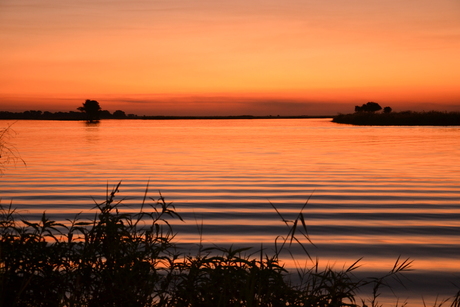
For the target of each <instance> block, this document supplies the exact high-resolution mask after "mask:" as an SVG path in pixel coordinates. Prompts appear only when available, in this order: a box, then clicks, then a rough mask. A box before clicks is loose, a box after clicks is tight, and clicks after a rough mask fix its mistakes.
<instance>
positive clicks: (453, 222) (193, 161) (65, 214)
mask: <svg viewBox="0 0 460 307" xmlns="http://www.w3.org/2000/svg"><path fill="white" fill-rule="evenodd" d="M0 123H1V124H2V126H3V127H5V126H6V125H7V123H9V122H7V121H2V122H0ZM13 129H14V130H15V131H16V133H17V134H16V135H15V136H14V138H12V139H10V142H11V143H12V144H13V145H14V146H15V147H16V149H17V150H18V152H19V153H20V155H21V157H22V159H24V161H25V162H26V163H27V167H24V166H22V165H20V164H18V165H17V166H16V167H15V168H11V167H9V168H7V169H6V170H5V172H4V174H3V176H2V177H1V179H0V180H1V185H0V195H1V198H2V204H8V203H9V202H10V201H12V202H13V205H14V206H15V207H17V208H19V209H20V211H21V212H22V214H23V215H24V216H25V217H26V218H29V219H34V218H38V216H39V215H41V213H42V212H43V211H44V210H46V212H47V213H48V214H49V215H51V216H52V217H53V218H54V219H56V220H60V221H65V219H67V218H72V217H73V216H74V215H75V214H76V213H78V212H82V211H84V212H87V210H88V209H89V208H92V207H94V201H96V202H102V201H103V200H104V197H105V193H106V189H107V185H109V187H112V186H113V185H115V184H117V183H118V182H119V181H122V185H121V189H120V190H121V192H120V197H123V198H126V199H125V200H124V204H126V205H127V206H128V205H129V206H128V207H126V209H125V210H132V211H134V210H135V209H136V208H137V207H138V206H139V205H140V203H141V200H142V197H143V194H144V191H145V189H146V186H147V184H149V195H150V196H151V197H153V198H158V195H159V192H161V194H162V195H163V196H164V197H165V198H166V200H167V201H172V202H173V203H174V204H175V205H176V208H177V210H178V212H179V213H180V214H181V215H182V216H183V217H184V219H185V223H179V222H175V223H174V225H175V229H176V230H177V232H178V235H177V241H179V242H182V243H190V246H193V245H194V244H196V243H198V241H199V232H198V230H197V228H198V227H197V225H200V224H201V223H202V224H203V229H202V231H203V237H202V239H203V243H205V244H230V243H232V244H235V245H237V246H238V245H244V246H246V245H250V246H255V247H256V248H259V247H260V244H261V243H263V244H264V247H265V248H267V249H270V248H271V247H272V246H273V242H274V239H275V238H276V237H277V236H278V235H284V234H286V227H285V226H284V225H283V223H282V222H281V221H280V219H279V217H278V215H277V214H276V212H275V211H274V210H273V208H272V207H271V205H270V202H271V203H272V204H273V205H275V206H276V207H277V208H278V209H279V210H280V212H281V213H282V214H285V215H286V217H288V218H294V217H295V216H296V215H297V213H298V212H299V210H300V208H301V207H302V206H303V205H304V203H305V202H306V201H308V204H307V205H306V208H305V210H304V213H305V219H306V222H307V224H308V230H309V234H310V238H311V240H312V241H313V243H314V244H315V247H314V246H308V250H309V252H310V254H311V255H312V257H313V258H314V257H317V256H318V257H319V259H320V264H323V265H327V264H330V265H332V264H334V265H335V266H336V267H342V266H343V265H350V264H351V263H353V262H354V261H355V260H357V259H359V258H361V257H364V258H363V260H362V267H361V269H360V271H363V274H364V273H366V274H367V273H368V272H369V274H371V273H372V272H373V271H380V270H389V269H391V267H392V265H393V263H394V261H395V259H397V257H398V256H401V257H402V258H407V257H410V258H411V259H413V260H414V265H413V268H414V269H415V270H414V272H409V273H408V274H406V275H407V277H408V279H409V282H408V283H409V284H411V285H412V287H408V290H404V291H403V292H401V293H400V294H399V295H401V296H402V299H404V298H406V297H410V298H411V300H409V302H414V297H415V298H416V299H419V298H420V296H421V295H422V294H423V295H424V296H425V298H428V297H431V298H432V297H433V296H435V295H436V294H440V295H441V296H444V295H453V294H454V293H455V291H456V288H455V286H453V285H452V284H451V282H456V283H457V284H460V273H459V272H460V259H459V256H458V255H459V254H460V201H459V200H460V197H459V196H460V163H459V162H460V127H361V126H360V127H356V126H349V125H339V124H335V123H332V122H330V119H272V120H262V119H257V120H164V121H161V120H159V121H150V120H146V121H143V120H104V121H102V122H101V123H100V124H98V125H88V124H86V123H84V122H79V121H18V122H16V123H14V125H13ZM91 197H93V198H94V200H93V199H92V198H91ZM88 217H89V215H88ZM294 255H295V258H296V260H297V261H298V262H301V263H304V262H305V261H307V263H309V262H308V261H309V260H308V257H307V256H306V255H305V254H304V253H303V252H302V251H301V250H300V249H294ZM287 263H288V266H290V265H292V261H289V259H287ZM428 302H429V303H430V302H431V301H430V300H429V299H428ZM414 304H415V303H412V304H411V305H410V306H413V305H414Z"/></svg>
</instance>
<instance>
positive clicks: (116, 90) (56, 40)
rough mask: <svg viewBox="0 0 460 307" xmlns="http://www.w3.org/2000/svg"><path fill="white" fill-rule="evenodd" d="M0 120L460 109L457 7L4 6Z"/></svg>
mask: <svg viewBox="0 0 460 307" xmlns="http://www.w3.org/2000/svg"><path fill="white" fill-rule="evenodd" d="M0 46H1V47H0V110H10V111H24V110H28V109H39V110H42V111H45V110H49V111H69V110H76V107H78V106H80V105H81V103H82V102H84V100H85V99H95V100H98V101H99V102H100V104H101V106H102V108H103V109H108V110H110V111H112V112H113V111H114V110H116V109H122V110H124V111H126V112H127V113H136V114H139V115H144V114H145V115H238V114H253V115H270V114H272V115H275V114H280V115H320V114H327V115H335V114H337V113H338V112H345V113H347V112H352V111H353V110H354V106H355V105H358V104H359V105H361V104H363V103H366V102H367V101H376V102H378V103H380V104H381V105H382V107H384V106H387V105H389V106H391V107H392V108H393V109H394V110H403V109H404V110H405V109H412V110H431V109H437V110H459V111H460V2H459V1H458V0H438V1H432V0H404V1H401V0H385V1H382V0H366V1H364V0H362V1H358V0H329V1H319V0H264V1H261V0H258V1H250V0H244V1H243V0H236V1H223V0H221V1H216V0H194V1H192V0H173V1H166V0H130V1H128V0H111V1H108V0H91V1H90V0H84V1H83V0H75V1H60V0H41V1H32V0H1V1H0Z"/></svg>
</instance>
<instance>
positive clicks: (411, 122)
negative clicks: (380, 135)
mask: <svg viewBox="0 0 460 307" xmlns="http://www.w3.org/2000/svg"><path fill="white" fill-rule="evenodd" d="M332 121H333V122H335V123H340V124H352V125H375V126H460V112H438V111H430V112H412V111H404V112H387V113H385V112H383V113H374V112H355V113H353V114H339V115H337V116H335V117H334V118H333V119H332Z"/></svg>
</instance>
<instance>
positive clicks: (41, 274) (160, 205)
mask: <svg viewBox="0 0 460 307" xmlns="http://www.w3.org/2000/svg"><path fill="white" fill-rule="evenodd" d="M118 188H119V184H118V185H117V186H116V187H115V188H114V189H113V190H112V191H111V193H107V196H106V200H105V201H104V202H102V203H98V204H96V206H95V208H94V209H95V215H94V219H92V220H89V221H88V220H80V219H79V216H78V215H77V216H76V217H75V218H74V219H73V220H68V221H67V223H66V224H65V225H64V224H61V223H58V222H56V221H53V220H51V219H50V218H49V217H48V216H47V215H46V214H45V213H43V215H42V217H41V220H40V221H36V222H31V221H26V220H24V219H21V217H20V215H18V213H17V212H15V210H14V209H13V208H12V207H11V205H10V206H6V207H1V212H0V306H8V307H11V306H120V307H122V306H142V307H143V306H209V307H216V306H315V307H320V306H324V307H325V306H337V307H338V306H380V305H379V303H378V301H377V299H378V296H379V294H380V290H381V289H382V288H384V287H385V286H386V285H387V284H386V282H387V280H388V279H389V278H399V276H400V274H401V273H403V272H404V271H406V270H408V269H409V267H410V264H411V261H409V260H399V259H398V260H397V261H396V263H395V265H394V267H393V268H390V270H389V272H388V273H387V274H384V276H381V277H375V278H366V279H357V278H355V277H354V275H353V272H354V271H355V270H356V269H357V268H358V266H359V265H358V262H359V260H358V261H357V262H356V263H354V264H352V265H351V266H350V267H348V268H343V269H338V270H336V269H334V268H331V267H328V268H326V269H324V270H320V269H319V268H318V266H317V265H316V266H315V265H313V266H312V267H311V268H310V269H298V270H297V272H291V273H294V275H295V276H296V280H298V282H296V283H294V282H293V281H292V279H291V277H292V276H294V275H292V274H289V272H288V271H287V270H286V269H285V268H284V266H283V264H282V263H281V262H280V257H279V256H280V255H281V253H283V252H288V251H289V248H290V245H291V244H301V245H302V244H304V243H308V242H309V238H308V235H307V233H306V230H307V229H306V225H305V221H304V218H303V213H302V211H300V213H299V214H298V216H297V218H296V219H294V220H291V221H289V220H286V219H285V218H284V217H283V216H282V214H281V213H280V212H279V211H278V210H277V209H276V208H275V207H274V210H276V212H277V213H278V215H279V216H280V218H281V220H282V222H283V223H285V224H286V226H287V228H286V235H285V236H280V237H278V238H275V243H276V244H275V246H276V248H275V250H273V251H271V252H268V251H266V250H264V249H262V248H261V249H260V250H258V251H256V252H251V251H250V250H249V249H246V248H243V249H238V248H233V247H230V248H222V247H212V248H203V247H201V245H200V247H199V248H198V251H197V252H196V254H195V253H194V254H190V252H189V253H184V252H181V250H180V249H179V248H178V246H177V245H176V244H175V243H174V233H173V229H172V226H171V224H170V222H171V221H172V220H173V219H175V220H177V221H180V220H181V217H180V215H179V214H178V213H177V212H176V211H175V208H174V206H173V205H172V204H170V203H167V202H166V201H165V199H164V198H163V197H162V196H161V194H160V197H159V199H153V198H149V197H147V190H146V192H145V196H144V201H143V202H142V206H141V209H140V211H139V212H137V213H123V212H122V211H121V206H122V203H121V201H116V199H115V196H116V193H117V192H118ZM304 207H305V206H304ZM302 210H303V209H302ZM302 246H303V245H302ZM305 253H306V257H308V256H309V255H308V252H307V250H306V249H305ZM363 287H367V288H368V289H370V291H371V293H367V294H366V296H365V297H371V298H370V299H368V300H366V301H363V300H360V299H359V298H358V293H359V291H360V290H362V288H363ZM360 294H361V295H362V294H364V293H360ZM443 303H444V304H446V305H447V304H449V305H451V306H460V302H459V296H458V295H457V296H456V297H453V298H451V299H450V300H446V301H443Z"/></svg>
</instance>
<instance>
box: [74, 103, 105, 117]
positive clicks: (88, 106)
mask: <svg viewBox="0 0 460 307" xmlns="http://www.w3.org/2000/svg"><path fill="white" fill-rule="evenodd" d="M77 110H79V111H81V112H84V113H86V118H87V120H88V121H89V122H93V121H97V120H99V112H100V111H101V106H100V105H99V102H97V101H96V100H89V99H87V100H86V101H85V103H84V104H83V106H81V107H78V108H77Z"/></svg>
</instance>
